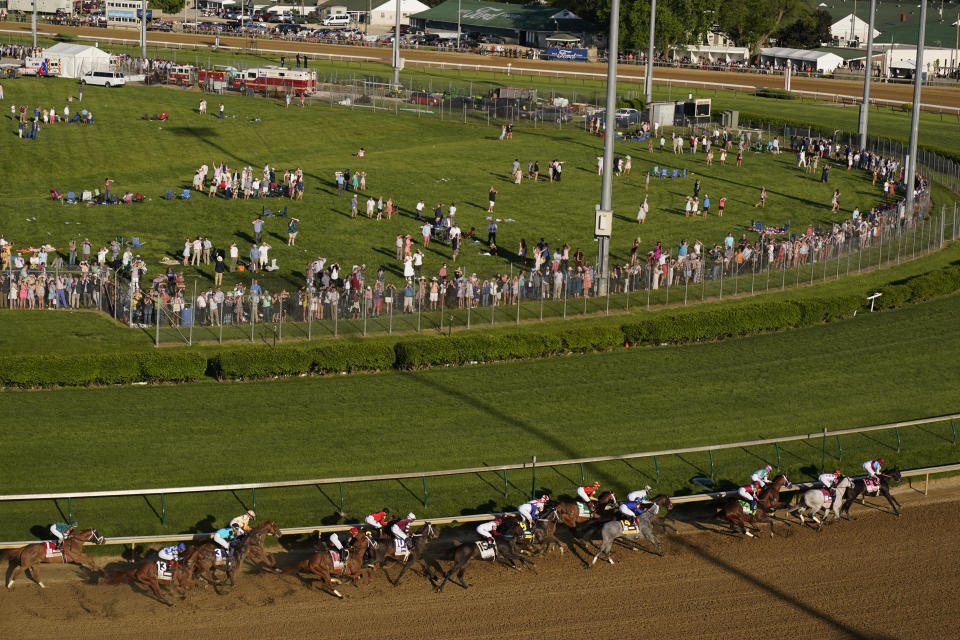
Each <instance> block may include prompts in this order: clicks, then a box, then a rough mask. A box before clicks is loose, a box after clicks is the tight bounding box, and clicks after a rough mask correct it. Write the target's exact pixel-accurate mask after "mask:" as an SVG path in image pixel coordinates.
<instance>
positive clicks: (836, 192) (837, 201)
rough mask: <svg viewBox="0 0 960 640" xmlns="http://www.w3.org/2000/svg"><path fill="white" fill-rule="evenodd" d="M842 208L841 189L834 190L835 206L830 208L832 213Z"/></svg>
mask: <svg viewBox="0 0 960 640" xmlns="http://www.w3.org/2000/svg"><path fill="white" fill-rule="evenodd" d="M839 209H840V189H834V190H833V206H832V207H831V208H830V213H834V212H836V211H837V210H839Z"/></svg>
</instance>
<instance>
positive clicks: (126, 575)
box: [104, 567, 137, 584]
mask: <svg viewBox="0 0 960 640" xmlns="http://www.w3.org/2000/svg"><path fill="white" fill-rule="evenodd" d="M136 572H137V568H136V567H133V568H132V569H119V570H117V571H111V572H110V575H108V576H107V579H106V580H104V582H105V583H106V584H126V583H128V582H130V581H131V580H133V574H135V573H136Z"/></svg>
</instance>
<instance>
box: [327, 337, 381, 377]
mask: <svg viewBox="0 0 960 640" xmlns="http://www.w3.org/2000/svg"><path fill="white" fill-rule="evenodd" d="M309 353H310V370H311V371H313V372H315V373H330V372H339V371H381V370H383V369H390V368H391V367H393V363H394V359H395V358H396V355H395V353H394V350H393V347H392V346H390V345H388V344H385V343H383V342H375V341H359V342H331V343H328V344H322V345H316V346H313V347H312V348H311V349H310V350H309Z"/></svg>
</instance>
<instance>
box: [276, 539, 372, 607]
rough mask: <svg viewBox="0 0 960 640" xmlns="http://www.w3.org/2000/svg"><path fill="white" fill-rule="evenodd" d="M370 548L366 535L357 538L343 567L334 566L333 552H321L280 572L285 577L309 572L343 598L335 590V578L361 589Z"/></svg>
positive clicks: (341, 595)
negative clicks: (359, 583) (348, 580)
mask: <svg viewBox="0 0 960 640" xmlns="http://www.w3.org/2000/svg"><path fill="white" fill-rule="evenodd" d="M369 546H370V538H368V537H367V536H366V535H361V536H359V537H357V539H356V541H354V543H353V545H352V546H351V547H350V555H349V556H348V557H347V561H346V562H345V563H344V564H342V565H337V564H334V562H333V557H332V556H331V553H336V552H331V551H321V552H320V553H315V554H313V555H312V556H310V557H309V558H307V559H306V560H302V561H300V562H298V563H296V564H294V565H291V566H289V567H286V568H284V569H281V570H280V573H282V574H283V575H292V574H294V573H298V572H300V571H307V572H309V573H312V574H313V575H315V576H318V577H319V578H320V581H321V582H322V583H323V585H324V586H325V587H326V588H327V590H328V591H330V592H331V593H332V594H333V595H335V596H337V597H338V598H343V594H342V593H340V592H339V591H338V590H337V589H334V588H333V577H336V578H349V579H350V580H351V581H352V582H353V586H355V587H357V588H359V585H358V584H357V581H358V580H359V579H361V578H362V577H363V574H364V571H363V556H364V554H365V553H366V551H367V547H369ZM366 575H367V581H368V582H369V581H370V572H369V571H368V572H366Z"/></svg>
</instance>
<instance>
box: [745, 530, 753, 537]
mask: <svg viewBox="0 0 960 640" xmlns="http://www.w3.org/2000/svg"><path fill="white" fill-rule="evenodd" d="M744 533H745V534H747V535H748V536H750V537H751V538H752V537H753V534H752V533H750V532H749V531H744Z"/></svg>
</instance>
